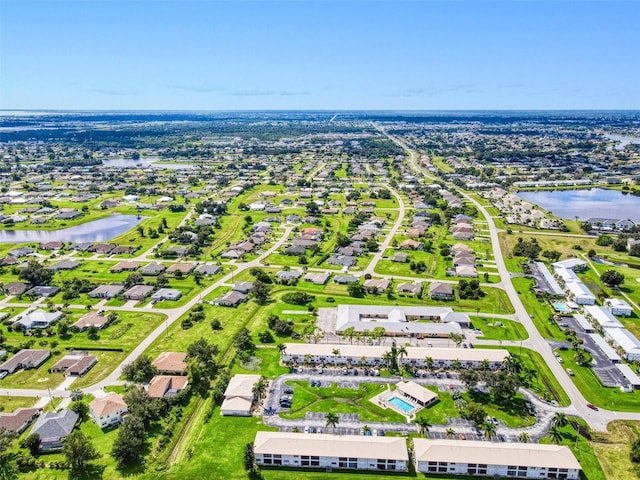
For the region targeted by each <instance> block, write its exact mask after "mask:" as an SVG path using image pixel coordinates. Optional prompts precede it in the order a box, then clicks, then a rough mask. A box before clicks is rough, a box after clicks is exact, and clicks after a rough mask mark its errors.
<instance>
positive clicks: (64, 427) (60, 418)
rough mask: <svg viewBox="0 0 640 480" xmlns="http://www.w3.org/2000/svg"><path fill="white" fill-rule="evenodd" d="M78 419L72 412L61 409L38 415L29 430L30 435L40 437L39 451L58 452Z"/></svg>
mask: <svg viewBox="0 0 640 480" xmlns="http://www.w3.org/2000/svg"><path fill="white" fill-rule="evenodd" d="M79 418H80V417H79V416H78V414H77V413H76V412H74V411H73V410H69V409H68V408H63V409H62V410H60V411H58V412H47V413H43V414H42V415H40V417H39V418H38V420H36V423H35V424H34V425H33V428H32V429H31V434H34V433H37V434H38V435H39V436H40V450H42V451H45V452H47V451H53V450H60V449H61V448H62V444H63V442H64V439H65V438H66V437H67V436H68V435H69V434H70V433H71V432H72V431H73V429H74V428H75V426H76V423H78V419H79Z"/></svg>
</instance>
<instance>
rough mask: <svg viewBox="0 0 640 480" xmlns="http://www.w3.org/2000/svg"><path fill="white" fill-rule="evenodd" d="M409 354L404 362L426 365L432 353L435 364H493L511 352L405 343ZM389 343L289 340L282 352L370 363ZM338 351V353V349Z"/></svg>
mask: <svg viewBox="0 0 640 480" xmlns="http://www.w3.org/2000/svg"><path fill="white" fill-rule="evenodd" d="M406 350H407V354H406V355H404V356H403V357H402V364H403V365H414V366H416V367H420V366H424V364H425V359H426V358H427V357H430V358H431V359H432V360H433V362H434V364H435V365H436V366H439V364H442V365H443V366H444V365H449V364H451V363H453V362H455V361H456V360H458V361H459V362H461V363H462V364H463V365H464V364H467V363H470V364H472V365H474V364H478V363H480V362H482V361H484V360H487V361H488V362H489V364H490V365H491V366H494V367H495V366H498V365H501V364H502V362H504V360H505V359H506V358H507V357H508V356H509V352H508V351H507V350H503V349H483V348H434V347H406ZM388 351H389V347H386V346H381V345H349V344H340V345H337V344H327V343H309V344H305V343H286V344H285V349H284V351H283V353H282V356H281V358H282V361H283V362H296V361H298V362H301V361H302V360H303V359H304V357H305V355H310V356H311V358H312V359H313V360H314V361H315V362H316V363H340V364H347V363H353V364H355V363H358V362H359V361H361V359H362V358H364V359H365V360H364V362H365V363H367V364H369V365H371V364H375V363H379V362H380V361H381V359H382V357H383V356H384V354H385V353H387V352H388ZM334 352H337V355H336V353H334Z"/></svg>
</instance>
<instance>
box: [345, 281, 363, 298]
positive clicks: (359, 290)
mask: <svg viewBox="0 0 640 480" xmlns="http://www.w3.org/2000/svg"><path fill="white" fill-rule="evenodd" d="M347 292H349V296H350V297H355V298H362V297H364V294H365V289H364V287H363V286H362V285H361V284H360V283H358V282H353V283H350V284H349V285H348V286H347Z"/></svg>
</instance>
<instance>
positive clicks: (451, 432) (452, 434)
mask: <svg viewBox="0 0 640 480" xmlns="http://www.w3.org/2000/svg"><path fill="white" fill-rule="evenodd" d="M444 433H445V435H446V436H447V438H455V436H456V431H455V430H454V429H453V428H451V427H449V428H447V431H446V432H444Z"/></svg>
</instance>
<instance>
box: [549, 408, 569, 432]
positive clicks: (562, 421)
mask: <svg viewBox="0 0 640 480" xmlns="http://www.w3.org/2000/svg"><path fill="white" fill-rule="evenodd" d="M551 423H552V425H553V426H554V427H558V428H562V427H566V426H567V425H568V424H569V420H567V416H566V415H565V414H564V413H562V412H557V413H556V414H555V415H554V416H553V420H552V422H551Z"/></svg>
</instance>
